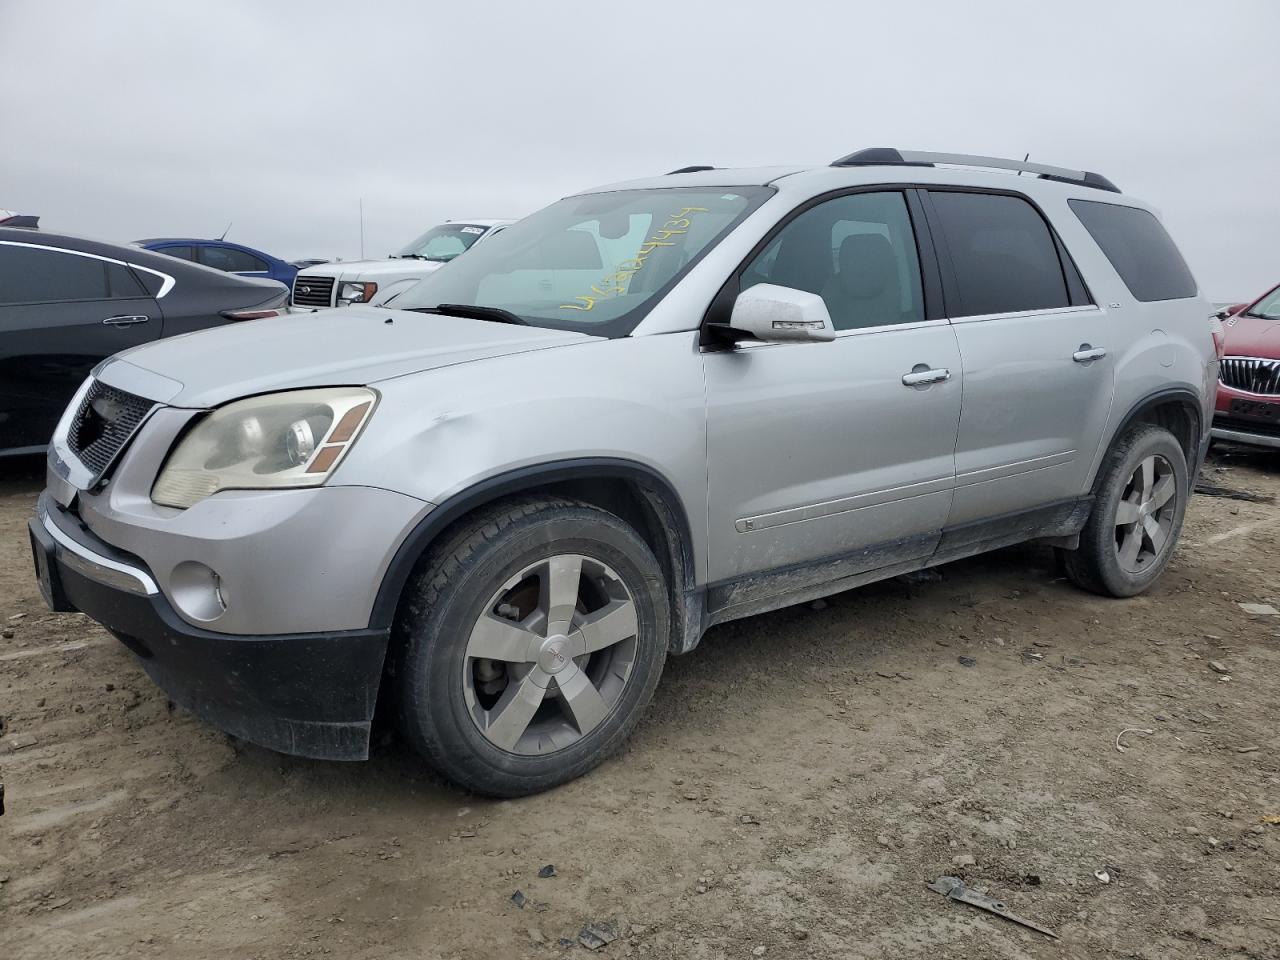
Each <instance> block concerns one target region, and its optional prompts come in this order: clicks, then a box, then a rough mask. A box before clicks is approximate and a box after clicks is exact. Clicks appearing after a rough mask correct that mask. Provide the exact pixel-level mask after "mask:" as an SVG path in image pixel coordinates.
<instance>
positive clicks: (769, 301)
mask: <svg viewBox="0 0 1280 960" xmlns="http://www.w3.org/2000/svg"><path fill="white" fill-rule="evenodd" d="M729 326H730V327H732V328H733V329H734V330H736V331H739V332H741V333H745V334H749V335H750V336H752V337H755V338H756V339H757V340H764V341H765V342H771V343H772V342H787V343H794V342H797V341H806V340H834V339H835V338H836V331H835V328H834V327H832V325H831V315H830V314H829V313H828V312H827V305H826V303H825V302H824V301H823V299H822V297H820V296H818V295H817V294H816V293H808V292H806V291H804V290H796V289H795V288H793V287H780V286H777V285H776V284H772V283H758V284H756V285H755V286H753V287H750V288H749V289H747V290H744V291H743V292H742V293H740V294H738V299H737V300H735V301H734V302H733V313H732V314H731V315H730V317H729Z"/></svg>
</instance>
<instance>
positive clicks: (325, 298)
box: [293, 273, 334, 307]
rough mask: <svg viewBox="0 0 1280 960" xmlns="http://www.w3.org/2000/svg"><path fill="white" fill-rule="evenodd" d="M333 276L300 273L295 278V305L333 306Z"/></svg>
mask: <svg viewBox="0 0 1280 960" xmlns="http://www.w3.org/2000/svg"><path fill="white" fill-rule="evenodd" d="M333 283H334V278H333V277H317V276H308V275H306V274H304V273H300V274H298V275H297V276H296V277H295V278H294V280H293V305H294V306H295V307H331V306H333Z"/></svg>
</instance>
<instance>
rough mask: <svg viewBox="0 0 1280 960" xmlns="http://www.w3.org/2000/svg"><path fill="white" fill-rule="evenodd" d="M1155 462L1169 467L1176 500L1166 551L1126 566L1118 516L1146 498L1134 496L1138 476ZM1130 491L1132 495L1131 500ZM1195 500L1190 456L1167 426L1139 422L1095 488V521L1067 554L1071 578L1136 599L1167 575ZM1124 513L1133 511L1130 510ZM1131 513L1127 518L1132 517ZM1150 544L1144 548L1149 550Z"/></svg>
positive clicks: (1093, 589)
mask: <svg viewBox="0 0 1280 960" xmlns="http://www.w3.org/2000/svg"><path fill="white" fill-rule="evenodd" d="M1153 458H1154V460H1155V462H1157V463H1159V464H1161V468H1162V469H1163V468H1164V467H1166V466H1167V468H1168V473H1167V475H1168V476H1169V477H1170V479H1171V482H1172V485H1173V494H1172V495H1173V497H1174V502H1173V506H1172V510H1171V511H1170V513H1169V515H1168V517H1167V520H1168V529H1167V531H1166V532H1165V539H1164V540H1163V541H1162V549H1161V550H1160V551H1159V552H1158V553H1155V554H1154V555H1153V556H1151V558H1150V559H1149V560H1148V561H1147V562H1146V563H1145V564H1144V565H1143V566H1142V567H1141V569H1139V570H1136V571H1135V570H1134V569H1132V568H1126V567H1125V565H1124V563H1123V562H1122V557H1121V555H1120V549H1121V548H1120V546H1119V541H1120V540H1122V539H1123V534H1122V532H1119V528H1118V527H1117V521H1118V519H1122V518H1121V517H1119V516H1118V512H1119V511H1120V510H1121V509H1122V507H1123V504H1122V502H1121V501H1122V500H1126V499H1129V500H1133V501H1135V502H1136V501H1137V500H1140V499H1141V496H1140V495H1135V494H1134V493H1133V492H1132V489H1133V488H1132V486H1131V484H1132V483H1133V478H1134V476H1135V472H1136V471H1139V470H1140V468H1141V465H1142V464H1143V463H1144V462H1148V461H1150V460H1152V459H1153ZM1126 493H1128V494H1129V496H1128V497H1127V498H1126ZM1189 496H1190V478H1189V475H1188V470H1187V458H1186V453H1185V452H1184V451H1183V449H1182V447H1181V446H1180V445H1179V444H1178V441H1177V440H1175V439H1174V437H1173V434H1171V433H1170V432H1169V431H1168V430H1166V429H1164V428H1163V427H1158V426H1155V425H1152V424H1139V425H1137V426H1135V427H1134V428H1133V429H1132V430H1130V431H1129V432H1128V433H1126V434H1125V435H1124V436H1123V437H1121V438H1120V439H1119V440H1118V441H1117V442H1116V443H1115V445H1114V446H1113V447H1112V448H1111V450H1110V452H1109V453H1108V454H1107V458H1106V460H1105V461H1104V462H1103V465H1102V472H1101V474H1100V476H1099V480H1098V484H1097V486H1096V488H1095V499H1094V504H1093V510H1092V512H1091V513H1090V515H1089V522H1088V523H1087V524H1085V528H1084V530H1083V531H1082V532H1081V534H1080V547H1079V549H1077V550H1070V551H1061V557H1062V561H1063V567H1064V569H1065V571H1066V574H1067V576H1068V577H1069V578H1070V579H1071V581H1072V582H1073V583H1075V584H1076V585H1077V586H1079V587H1081V588H1083V589H1085V590H1088V591H1090V592H1091V593H1097V594H1101V595H1103V596H1109V597H1132V596H1135V595H1136V594H1139V593H1142V592H1143V591H1144V590H1146V589H1147V588H1148V587H1150V586H1151V584H1152V583H1154V582H1155V581H1156V579H1157V578H1158V577H1159V576H1160V574H1161V573H1163V572H1164V568H1165V567H1166V566H1167V565H1168V563H1169V558H1170V557H1171V556H1172V555H1173V551H1174V549H1175V547H1176V546H1177V541H1178V535H1179V533H1180V532H1181V531H1182V521H1183V518H1184V517H1185V515H1186V510H1187V501H1188V498H1189ZM1124 509H1126V510H1128V509H1132V508H1131V507H1124ZM1126 515H1127V514H1126ZM1148 546H1149V541H1144V542H1143V545H1142V549H1143V551H1144V553H1145V552H1146V551H1147V550H1148Z"/></svg>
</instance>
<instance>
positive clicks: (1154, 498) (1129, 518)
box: [1115, 454, 1178, 573]
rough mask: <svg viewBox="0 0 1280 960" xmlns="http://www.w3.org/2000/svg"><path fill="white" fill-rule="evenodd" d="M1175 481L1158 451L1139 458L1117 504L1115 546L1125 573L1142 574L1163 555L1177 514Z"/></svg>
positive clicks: (1174, 476)
mask: <svg viewBox="0 0 1280 960" xmlns="http://www.w3.org/2000/svg"><path fill="white" fill-rule="evenodd" d="M1177 494H1178V481H1177V476H1176V474H1175V473H1174V472H1173V465H1172V464H1171V463H1169V461H1168V460H1166V459H1165V458H1164V457H1163V456H1161V455H1160V454H1153V455H1152V456H1149V457H1147V458H1146V459H1144V460H1142V461H1141V462H1140V463H1139V464H1138V466H1137V468H1136V469H1135V470H1134V471H1133V474H1132V476H1130V477H1129V481H1128V483H1127V484H1126V485H1125V489H1124V493H1123V494H1122V495H1121V498H1120V502H1119V503H1118V504H1117V505H1116V519H1115V548H1116V557H1117V559H1118V560H1119V561H1120V566H1121V568H1122V569H1123V570H1125V571H1126V572H1127V573H1142V572H1144V571H1145V570H1147V569H1149V568H1150V566H1151V565H1152V564H1153V563H1155V562H1156V561H1157V560H1159V559H1160V558H1161V557H1163V556H1164V552H1165V550H1167V549H1168V547H1169V543H1170V534H1171V532H1172V529H1173V524H1174V520H1175V518H1176V516H1177V506H1178V496H1177Z"/></svg>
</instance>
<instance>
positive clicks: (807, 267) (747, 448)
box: [703, 191, 961, 602]
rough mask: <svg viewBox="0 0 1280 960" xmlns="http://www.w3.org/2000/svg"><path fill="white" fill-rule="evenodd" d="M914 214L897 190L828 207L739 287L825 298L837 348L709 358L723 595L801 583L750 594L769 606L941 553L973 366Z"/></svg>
mask: <svg viewBox="0 0 1280 960" xmlns="http://www.w3.org/2000/svg"><path fill="white" fill-rule="evenodd" d="M914 204H915V201H914V200H913V199H911V198H910V197H909V195H908V194H906V193H903V192H898V191H876V192H857V193H850V194H847V195H844V196H838V197H835V198H832V199H829V200H824V201H822V202H819V203H817V204H815V205H813V206H811V207H809V208H808V209H805V210H803V211H802V212H800V213H798V214H797V215H796V216H794V218H793V219H791V220H790V221H789V222H788V223H787V224H786V225H785V226H783V227H782V228H781V230H780V231H779V232H778V233H777V234H776V235H775V237H774V238H773V239H771V240H770V241H768V242H767V243H766V244H765V245H764V246H763V247H762V248H761V250H760V252H759V254H758V255H757V256H756V257H755V258H754V259H753V260H751V261H750V262H748V263H747V264H746V265H744V268H743V269H742V271H741V272H740V277H739V280H738V286H739V289H746V288H748V287H750V286H752V285H753V284H756V283H773V284H778V285H781V286H786V287H792V288H795V289H800V290H806V291H808V292H810V293H816V294H819V295H820V296H821V297H822V298H823V300H824V301H825V302H826V304H827V309H828V311H829V312H830V314H831V319H832V323H833V324H834V326H835V327H836V330H837V336H836V339H835V340H834V341H832V342H829V343H799V344H794V343H793V344H780V343H774V344H765V343H754V344H739V345H737V346H736V347H734V348H733V349H719V350H714V349H709V350H708V351H707V352H705V353H704V357H703V363H704V369H705V374H706V389H707V433H708V436H707V456H708V485H709V493H708V500H709V520H710V573H711V579H712V581H713V582H715V581H732V580H743V579H744V578H750V577H751V576H752V575H754V574H760V573H766V572H771V571H779V570H781V569H783V568H791V569H792V570H793V571H795V573H794V575H792V574H789V575H788V582H787V583H786V584H785V585H784V584H779V583H770V582H765V583H762V584H761V585H760V586H759V587H758V588H748V589H749V590H752V589H754V590H757V592H759V591H763V593H764V595H765V596H767V595H768V592H769V591H770V590H780V589H782V588H783V587H785V589H786V590H793V589H796V588H803V586H805V585H806V584H805V583H801V582H800V581H801V580H809V581H813V582H818V581H824V580H832V579H835V578H836V577H837V576H847V575H851V574H857V573H859V572H863V571H867V570H872V569H877V568H882V567H888V566H892V565H893V564H895V563H899V562H904V561H907V562H910V561H916V560H919V559H920V558H922V557H926V556H928V555H930V554H931V553H932V552H933V551H934V549H935V547H936V546H937V543H938V540H939V537H940V531H941V530H942V527H943V524H944V522H945V521H946V518H947V513H948V511H949V509H950V506H951V494H952V487H953V484H954V465H955V457H954V454H955V442H956V427H957V423H958V421H959V419H960V393H961V390H960V388H961V370H960V354H959V350H958V349H957V346H956V339H955V335H954V334H953V333H952V331H951V327H950V325H949V324H948V323H947V321H946V319H945V318H943V317H942V316H941V304H940V303H939V302H937V301H938V300H939V299H940V297H939V294H938V291H939V287H938V286H937V283H936V272H934V265H933V262H932V260H931V259H929V258H928V257H924V256H922V255H921V253H920V249H921V245H920V244H918V243H917V240H916V232H915V229H914V228H913V224H914V223H918V222H919V218H920V217H921V214H920V211H919V207H918V206H914ZM923 246H924V248H925V249H927V248H928V244H924V245H923ZM922 261H923V262H924V263H925V271H924V273H923V274H922V269H921V264H922ZM926 292H930V293H931V296H930V297H926V295H925V294H926ZM922 374H923V375H924V376H921V375H922ZM904 377H907V378H908V380H907V381H906V382H904V379H903V378H904ZM914 381H922V382H914ZM913 382H914V383H913ZM827 559H830V560H831V561H833V562H832V563H830V564H828V563H819V561H825V560H827ZM748 582H749V581H748ZM751 599H761V597H760V596H755V597H752V598H751ZM733 602H737V601H736V600H735V601H733Z"/></svg>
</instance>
